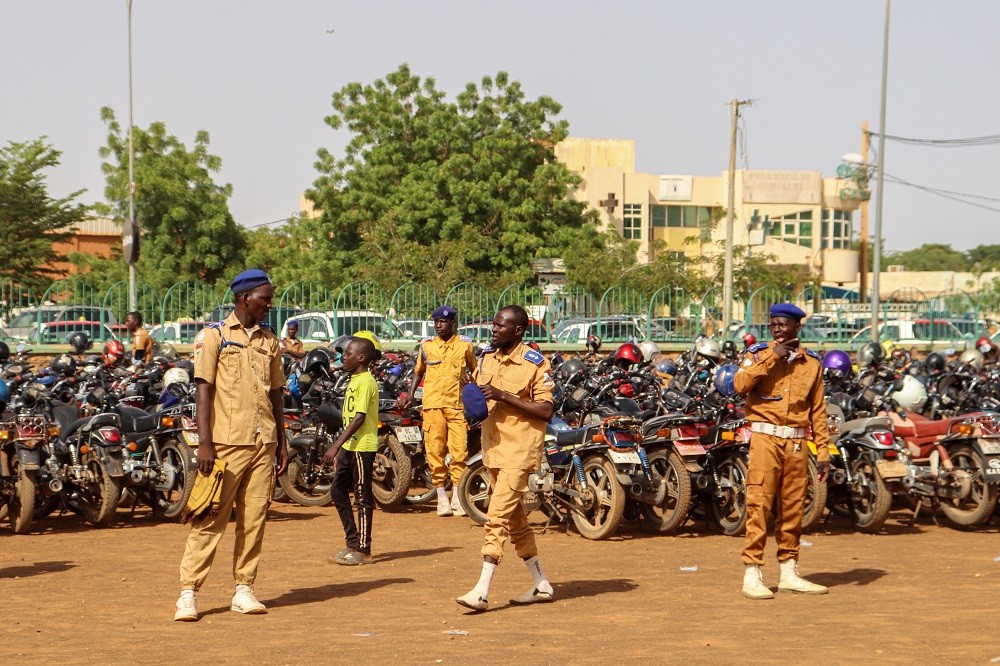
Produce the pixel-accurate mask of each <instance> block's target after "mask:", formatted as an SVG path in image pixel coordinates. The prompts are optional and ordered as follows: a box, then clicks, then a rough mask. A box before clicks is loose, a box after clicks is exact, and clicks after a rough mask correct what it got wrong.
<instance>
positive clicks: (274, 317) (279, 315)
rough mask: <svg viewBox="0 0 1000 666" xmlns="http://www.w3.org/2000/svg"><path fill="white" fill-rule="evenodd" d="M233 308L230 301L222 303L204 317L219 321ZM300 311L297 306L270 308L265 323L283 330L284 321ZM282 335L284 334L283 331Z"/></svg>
mask: <svg viewBox="0 0 1000 666" xmlns="http://www.w3.org/2000/svg"><path fill="white" fill-rule="evenodd" d="M235 309H236V306H235V305H233V304H232V303H230V304H228V305H223V306H220V307H217V308H215V309H214V310H212V311H211V312H209V313H208V316H206V317H205V319H206V320H208V321H210V322H220V321H222V320H223V319H225V318H226V317H228V316H229V315H230V313H231V312H232V311H233V310H235ZM300 312H302V310H300V309H299V308H285V307H276V308H271V309H270V310H269V311H268V313H267V323H268V324H269V325H270V326H271V328H273V329H274V330H275V331H278V330H281V331H284V330H285V329H284V325H285V322H286V321H287V320H289V319H294V318H295V317H296V316H298V314H299V313H300ZM282 335H284V333H283V332H282Z"/></svg>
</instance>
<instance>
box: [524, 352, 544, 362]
mask: <svg viewBox="0 0 1000 666" xmlns="http://www.w3.org/2000/svg"><path fill="white" fill-rule="evenodd" d="M524 360H525V361H528V362H530V363H534V364H535V365H541V364H542V361H544V360H545V357H544V356H542V353H541V352H536V351H535V350H534V349H529V350H528V351H526V352H524Z"/></svg>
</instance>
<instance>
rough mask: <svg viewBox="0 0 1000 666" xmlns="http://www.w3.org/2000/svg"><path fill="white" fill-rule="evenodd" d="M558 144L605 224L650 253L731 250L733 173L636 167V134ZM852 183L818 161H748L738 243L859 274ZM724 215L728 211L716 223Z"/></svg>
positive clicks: (843, 277) (643, 255) (838, 276)
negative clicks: (781, 166)
mask: <svg viewBox="0 0 1000 666" xmlns="http://www.w3.org/2000/svg"><path fill="white" fill-rule="evenodd" d="M555 152H556V157H557V158H558V159H559V160H560V161H561V162H563V163H564V164H565V165H566V166H567V167H568V168H569V169H570V170H571V171H573V172H575V173H578V174H579V175H580V176H582V177H583V179H584V185H583V187H582V188H581V189H580V190H579V191H578V192H577V196H578V197H579V198H580V199H582V200H585V201H587V203H589V204H590V206H591V207H592V208H594V209H595V210H597V211H598V213H599V214H600V217H601V221H602V224H603V225H604V226H605V227H613V228H615V229H617V230H618V231H620V232H621V234H622V235H623V236H624V237H625V238H626V239H631V240H636V241H638V242H639V252H638V258H639V260H640V261H649V260H650V259H652V258H655V256H656V253H657V252H661V251H665V252H683V253H686V254H688V255H697V254H699V253H704V254H708V255H712V254H715V253H718V252H720V251H721V249H720V247H719V244H718V243H717V241H721V240H724V239H725V234H726V223H725V219H724V217H725V209H726V201H727V196H728V191H727V190H728V180H729V179H728V174H727V173H723V174H722V175H720V176H694V175H684V174H649V173H636V172H635V142H634V141H632V140H617V139H585V138H577V137H570V138H568V139H566V140H565V141H563V142H561V143H559V144H558V145H557V146H556V148H555ZM844 187H845V182H844V181H842V180H838V179H835V178H823V176H822V174H820V173H819V172H817V171H760V170H738V171H737V172H736V194H735V201H736V206H735V211H736V213H735V216H736V220H735V223H734V238H733V240H734V243H735V245H736V246H741V245H743V246H747V245H748V246H750V248H751V251H753V252H757V251H760V252H766V253H767V254H771V255H774V256H775V257H776V258H777V263H780V264H792V265H794V264H799V265H801V264H807V265H809V266H811V267H813V269H814V270H817V269H820V268H824V269H825V273H826V277H827V278H829V279H830V280H831V281H834V282H840V283H843V282H847V281H850V280H856V276H857V265H858V264H857V254H856V253H855V252H853V251H851V250H850V247H851V241H852V238H853V235H854V230H853V224H854V211H855V210H856V209H857V208H858V206H859V205H860V203H861V202H860V201H859V200H857V199H853V200H844V199H841V197H840V191H841V190H842V189H843V188H844ZM716 218H723V219H722V220H721V221H720V222H719V223H718V224H716V225H715V226H714V228H713V227H712V226H711V224H710V222H711V220H713V219H716ZM831 268H837V269H839V273H838V272H837V271H833V272H831ZM851 268H853V275H848V273H849V272H850V269H851Z"/></svg>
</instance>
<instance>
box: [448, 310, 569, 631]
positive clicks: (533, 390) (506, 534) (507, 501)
mask: <svg viewBox="0 0 1000 666" xmlns="http://www.w3.org/2000/svg"><path fill="white" fill-rule="evenodd" d="M527 327H528V313H527V312H525V310H524V308H522V307H520V306H518V305H508V306H507V307H505V308H503V309H501V310H500V311H499V312H498V313H497V315H496V317H494V319H493V332H492V339H491V340H492V342H491V347H490V348H489V349H487V351H486V354H485V355H484V356H483V360H482V364H481V365H480V366H479V369H478V371H477V372H476V377H475V381H476V384H477V385H478V386H479V387H480V388H481V389H482V392H483V395H484V396H485V398H486V400H487V401H488V403H487V405H488V407H489V416H487V417H486V420H485V421H484V422H483V432H482V436H483V464H484V465H485V466H486V467H487V469H488V470H489V475H490V487H491V496H490V505H489V509H488V511H487V513H486V526H485V528H486V543H485V545H483V548H482V551H481V552H482V554H483V569H482V573H481V575H480V578H479V582H478V583H477V584H476V586H475V587H474V588H472V590H470V591H469V592H467V593H466V594H464V595H462V596H461V597H459V598H458V599H456V601H457V602H458V603H459V604H461V605H462V606H465V607H466V608H471V609H473V610H478V611H481V610H486V608H487V607H488V606H489V601H488V598H489V590H490V583H491V581H492V579H493V572H494V571H495V570H496V567H497V565H498V564H499V563H500V560H501V559H503V551H504V546H505V545H506V544H507V541H512V542H513V543H514V550H515V551H516V552H517V556H518V557H520V558H521V559H522V560H524V562H525V564H526V565H527V566H528V571H529V573H530V574H531V577H532V580H533V582H534V585H533V586H532V588H531V589H530V590H528V591H527V592H525V593H524V594H522V595H521V596H519V597H517V598H516V599H511V603H513V604H533V603H538V602H543V601H552V595H553V590H552V585H551V584H550V583H549V581H548V579H547V578H546V576H545V573H544V572H543V571H542V565H541V563H540V562H539V561H538V549H537V547H536V546H535V535H534V533H533V532H532V531H531V527H530V526H529V525H528V516H527V513H525V511H524V506H523V505H522V504H521V496H522V495H523V494H524V492H525V491H526V490H527V489H528V475H529V474H530V473H531V472H532V471H534V470H536V469H538V466H539V464H540V463H541V459H542V450H543V445H544V441H545V425H546V423H547V422H548V421H549V419H551V418H552V411H553V407H552V389H553V388H554V387H555V383H554V382H553V381H552V374H551V366H550V365H549V362H548V360H547V359H546V358H545V357H544V356H542V354H541V353H540V352H537V351H535V350H533V349H531V348H529V347H527V346H526V345H524V343H522V342H521V338H522V337H523V336H524V331H525V329H526V328H527Z"/></svg>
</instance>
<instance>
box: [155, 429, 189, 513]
mask: <svg viewBox="0 0 1000 666" xmlns="http://www.w3.org/2000/svg"><path fill="white" fill-rule="evenodd" d="M193 458H194V453H193V452H192V451H191V447H189V446H188V445H187V444H185V443H184V442H182V441H180V440H178V439H168V440H167V441H166V443H164V445H163V448H161V449H160V459H161V460H162V462H163V467H164V468H168V469H169V471H171V472H173V477H172V478H173V481H172V483H171V484H170V487H162V486H158V487H156V488H155V489H154V490H153V498H154V500H155V505H156V506H154V507H153V511H154V512H155V513H156V515H157V516H158V517H162V518H166V519H167V520H178V519H179V518H180V516H181V512H182V511H183V510H184V507H185V506H186V505H187V501H188V498H189V497H191V491H192V490H193V489H194V480H195V477H196V476H197V475H198V468H197V467H195V466H194V465H193V464H191V460H192V459H193Z"/></svg>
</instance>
